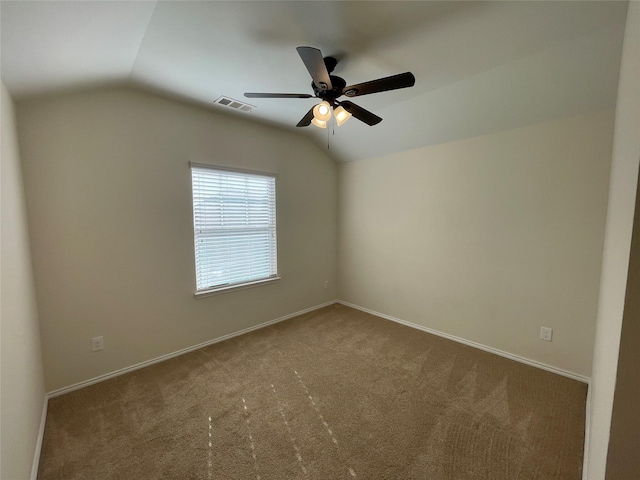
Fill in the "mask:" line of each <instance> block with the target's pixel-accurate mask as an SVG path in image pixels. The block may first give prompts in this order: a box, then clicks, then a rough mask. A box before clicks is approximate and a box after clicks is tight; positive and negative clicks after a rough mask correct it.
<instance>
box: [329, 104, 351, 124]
mask: <svg viewBox="0 0 640 480" xmlns="http://www.w3.org/2000/svg"><path fill="white" fill-rule="evenodd" d="M333 115H334V116H335V117H336V123H337V124H338V126H340V125H342V124H343V123H344V122H346V121H347V120H349V119H350V118H351V114H350V113H349V112H347V111H346V110H345V109H344V108H343V107H342V105H340V106H339V107H338V108H336V109H334V110H333Z"/></svg>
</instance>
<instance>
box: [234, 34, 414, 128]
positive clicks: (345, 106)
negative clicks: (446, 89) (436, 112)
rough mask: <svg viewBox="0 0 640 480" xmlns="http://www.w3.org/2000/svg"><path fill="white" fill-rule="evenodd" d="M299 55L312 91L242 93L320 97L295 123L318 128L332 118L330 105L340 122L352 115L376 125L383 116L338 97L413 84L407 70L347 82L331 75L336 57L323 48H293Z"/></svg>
mask: <svg viewBox="0 0 640 480" xmlns="http://www.w3.org/2000/svg"><path fill="white" fill-rule="evenodd" d="M296 50H297V51H298V54H299V55H300V58H301V59H302V61H303V63H304V64H305V66H306V67H307V70H309V74H310V75H311V78H312V79H313V81H312V82H311V88H312V89H313V95H310V94H308V93H245V94H244V96H245V97H247V98H314V97H315V98H319V99H320V100H322V101H321V102H320V103H319V104H317V105H315V106H313V107H312V108H311V109H310V110H309V111H308V112H307V114H306V115H305V116H304V117H302V120H300V121H299V122H298V124H297V125H296V127H306V126H308V125H310V124H311V123H313V124H314V125H316V126H318V127H320V128H326V126H327V121H328V120H329V119H330V118H331V110H332V109H333V113H334V116H335V118H336V123H337V124H338V125H341V124H342V123H344V122H346V121H347V120H348V119H349V118H350V117H351V116H354V117H355V118H357V119H358V120H360V121H362V122H364V123H366V124H367V125H370V126H373V125H377V124H378V123H380V122H381V121H382V118H380V117H379V116H377V115H375V114H374V113H371V112H370V111H368V110H365V109H364V108H362V107H359V106H358V105H356V104H355V103H353V102H351V101H349V100H338V98H340V97H341V96H342V95H345V96H347V97H350V98H351V97H358V96H360V95H369V94H370V93H378V92H386V91H388V90H397V89H399V88H407V87H413V85H414V84H415V83H416V79H415V77H414V76H413V73H411V72H406V73H400V74H398V75H392V76H390V77H384V78H379V79H377V80H371V81H369V82H364V83H358V84H356V85H349V86H347V82H345V81H344V79H342V78H340V77H337V76H335V75H331V72H333V69H334V68H335V67H336V65H337V64H338V61H337V60H336V59H335V58H333V57H323V56H322V52H320V50H318V49H317V48H313V47H298V48H296Z"/></svg>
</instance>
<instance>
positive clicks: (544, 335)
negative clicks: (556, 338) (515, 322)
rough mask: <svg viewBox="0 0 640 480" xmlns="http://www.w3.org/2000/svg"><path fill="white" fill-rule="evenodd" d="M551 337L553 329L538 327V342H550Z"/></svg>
mask: <svg viewBox="0 0 640 480" xmlns="http://www.w3.org/2000/svg"><path fill="white" fill-rule="evenodd" d="M552 336H553V328H549V327H540V340H544V341H546V342H550V341H551V337H552Z"/></svg>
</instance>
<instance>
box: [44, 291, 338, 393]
mask: <svg viewBox="0 0 640 480" xmlns="http://www.w3.org/2000/svg"><path fill="white" fill-rule="evenodd" d="M336 302H337V300H332V301H330V302H326V303H323V304H320V305H316V306H314V307H310V308H306V309H304V310H300V311H299V312H295V313H290V314H289V315H285V316H283V317H279V318H276V319H274V320H269V321H268V322H264V323H261V324H259V325H254V326H253V327H249V328H245V329H243V330H239V331H237V332H233V333H230V334H228V335H223V336H222V337H218V338H214V339H213V340H208V341H206V342H203V343H199V344H197V345H193V346H192V347H187V348H183V349H182V350H178V351H176V352H173V353H168V354H166V355H162V356H160V357H156V358H153V359H151V360H147V361H144V362H141V363H138V364H136V365H131V366H130V367H125V368H121V369H120V370H116V371H114V372H111V373H106V374H104V375H100V376H98V377H94V378H91V379H89V380H85V381H83V382H79V383H75V384H73V385H69V386H68V387H63V388H59V389H57V390H53V391H52V392H49V393H48V394H47V397H48V398H54V397H59V396H60V395H64V394H65V393H69V392H73V391H74V390H79V389H81V388H84V387H88V386H89V385H93V384H95V383H100V382H104V381H105V380H109V379H110V378H114V377H118V376H120V375H124V374H125V373H129V372H133V371H135V370H139V369H141V368H144V367H148V366H149V365H153V364H154V363H159V362H164V361H165V360H169V359H170V358H174V357H179V356H180V355H184V354H185V353H189V352H193V351H194V350H198V349H200V348H203V347H206V346H209V345H213V344H214V343H218V342H223V341H225V340H229V339H230V338H233V337H237V336H239V335H244V334H245V333H249V332H253V331H254V330H259V329H261V328H265V327H268V326H269V325H273V324H275V323H279V322H283V321H285V320H288V319H290V318H293V317H297V316H298V315H303V314H305V313H308V312H312V311H314V310H319V309H320V308H324V307H327V306H329V305H333V304H334V303H336Z"/></svg>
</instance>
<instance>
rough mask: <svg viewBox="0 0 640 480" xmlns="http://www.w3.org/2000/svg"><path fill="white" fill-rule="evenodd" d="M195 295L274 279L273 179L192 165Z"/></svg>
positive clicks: (274, 227)
mask: <svg viewBox="0 0 640 480" xmlns="http://www.w3.org/2000/svg"><path fill="white" fill-rule="evenodd" d="M191 179H192V187H193V223H194V237H195V256H196V286H197V291H204V290H215V289H217V288H224V287H230V286H234V285H241V284H243V283H249V282H254V281H257V280H263V279H268V278H271V277H276V276H277V261H276V260H277V259H276V255H277V248H276V179H275V177H274V176H270V175H268V174H264V175H263V174H255V173H243V172H236V171H228V170H216V169H213V168H207V167H199V166H193V165H192V167H191Z"/></svg>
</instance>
